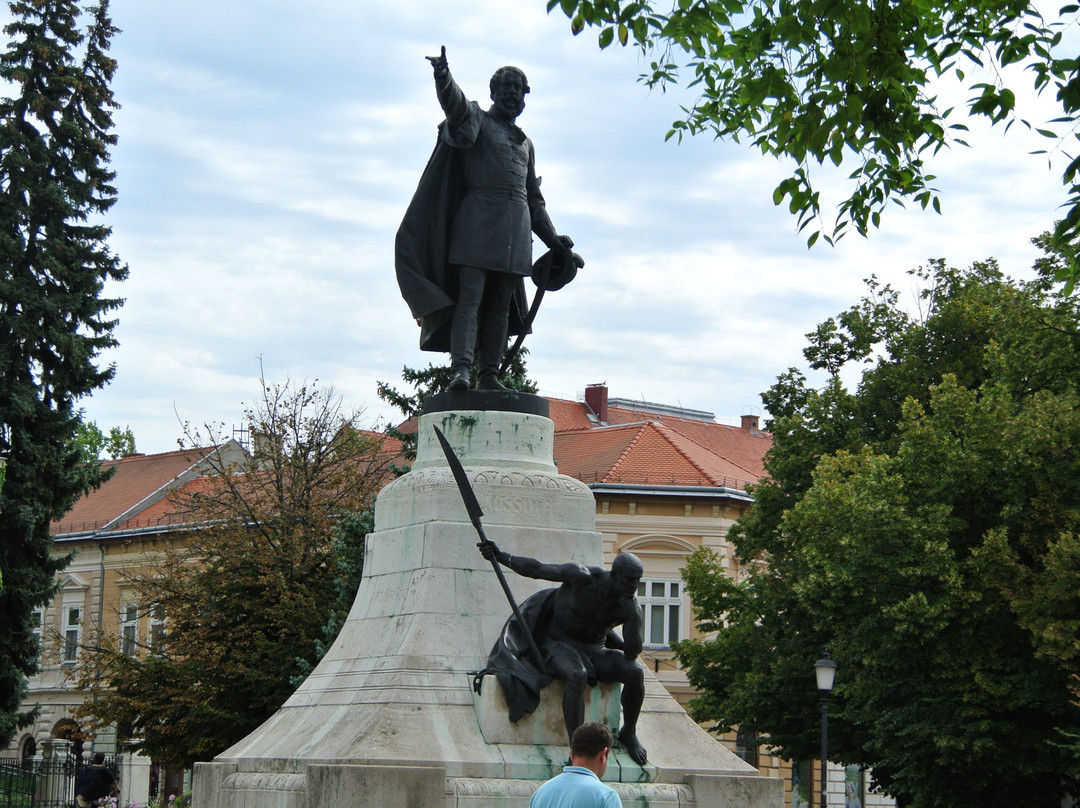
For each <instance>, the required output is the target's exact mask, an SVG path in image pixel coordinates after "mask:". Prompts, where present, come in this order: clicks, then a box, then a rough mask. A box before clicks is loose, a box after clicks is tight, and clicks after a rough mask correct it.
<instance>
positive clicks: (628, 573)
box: [478, 541, 647, 765]
mask: <svg viewBox="0 0 1080 808" xmlns="http://www.w3.org/2000/svg"><path fill="white" fill-rule="evenodd" d="M478 546H479V548H480V552H481V553H483V555H484V558H486V559H488V560H489V561H490V560H492V559H494V560H496V561H498V562H499V563H500V564H502V565H503V566H504V567H509V568H510V569H512V570H513V571H514V572H516V573H518V574H519V575H524V576H526V577H527V578H537V579H540V580H544V581H555V582H557V583H559V584H561V585H560V586H558V587H556V588H552V589H546V590H542V591H540V592H538V593H536V594H535V595H533V596H532V597H530V598H528V599H526V600H525V602H524V603H522V604H521V614H522V618H523V619H524V621H525V622H526V623H527V624H528V629H529V630H531V631H532V634H533V637H534V639H535V641H536V645H537V647H538V648H539V650H540V654H541V655H542V656H543V657H544V658H543V659H542V660H538V661H533V660H530V659H529V657H531V655H532V652H531V651H529V650H528V643H527V642H524V641H522V636H523V629H522V627H521V626H519V625H517V618H516V617H511V618H510V620H509V621H508V622H507V624H506V627H505V628H504V629H503V631H502V633H501V634H500V636H499V640H498V641H497V642H496V643H495V647H494V648H492V651H491V655H490V657H489V658H488V669H487V672H488V673H494V674H495V675H496V677H497V678H498V679H499V683H500V684H501V685H502V687H503V691H504V693H505V694H506V697H507V699H506V700H507V703H508V705H509V707H510V718H511V720H513V721H516V720H517V719H518V718H520V717H521V716H522V715H523V714H524V713H527V712H532V711H533V710H534V709H535V708H536V705H537V704H538V703H539V691H540V688H541V687H543V686H544V685H545V684H547V682H548V681H550V680H551V678H552V677H554V678H556V679H561V680H562V681H563V682H564V683H565V685H566V690H565V692H564V695H563V705H562V707H563V720H564V721H565V722H566V732H567V735H568V736H573V734H574V730H576V729H577V728H578V727H579V726H581V725H582V724H583V723H584V721H585V686H586V685H587V684H589V685H592V684H596V682H621V683H622V686H623V691H622V711H623V721H622V729H621V730H620V731H619V742H620V743H621V744H622V746H623V747H624V748H625V749H626V751H627V752H628V753H629V755H630V757H631V758H633V759H634V760H635V761H636V762H637V763H639V764H641V765H644V764H645V762H646V760H647V753H646V750H645V748H644V747H643V746H642V745H641V742H640V741H639V740H638V737H637V720H638V716H639V715H640V713H641V705H642V702H643V701H644V699H645V674H644V671H643V670H642V667H641V663H640V662H638V659H637V657H638V654H640V653H641V606H640V604H639V603H638V600H637V590H638V584H639V583H640V582H641V573H642V566H641V561H640V560H639V559H638V557H637V556H635V555H634V554H633V553H621V554H619V555H618V556H617V557H616V558H615V561H614V562H613V563H612V565H611V571H610V572H609V571H608V570H605V569H603V568H602V567H586V566H585V565H584V564H576V563H568V564H545V563H543V562H540V561H537V560H536V559H535V558H526V557H524V556H511V555H510V554H509V553H506V552H505V551H503V550H500V549H499V548H498V547H497V546H496V545H495V543H494V542H491V541H484V542H480V543H479V545H478ZM617 626H622V636H621V637H620V636H619V635H618V634H617V633H615V631H613V629H614V628H615V627H617Z"/></svg>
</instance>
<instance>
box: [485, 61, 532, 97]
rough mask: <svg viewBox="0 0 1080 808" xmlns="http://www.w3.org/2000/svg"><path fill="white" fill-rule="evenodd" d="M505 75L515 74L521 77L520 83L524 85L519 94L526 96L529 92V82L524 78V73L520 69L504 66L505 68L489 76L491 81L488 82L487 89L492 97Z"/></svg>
mask: <svg viewBox="0 0 1080 808" xmlns="http://www.w3.org/2000/svg"><path fill="white" fill-rule="evenodd" d="M505 73H517V74H518V75H519V76H521V83H522V85H524V86H523V87H522V88H521V92H522V93H524V94H528V92H529V80H528V79H527V78H525V71H524V70H522V69H521V68H520V67H513V66H512V65H506V66H505V67H500V68H499V69H498V70H496V71H495V73H494V74H492V76H491V81H489V82H488V89H489V90H490V91H491V93H492V94H493V95H494V93H495V90H497V89H498V87H499V82H501V81H502V78H503V75H504V74H505Z"/></svg>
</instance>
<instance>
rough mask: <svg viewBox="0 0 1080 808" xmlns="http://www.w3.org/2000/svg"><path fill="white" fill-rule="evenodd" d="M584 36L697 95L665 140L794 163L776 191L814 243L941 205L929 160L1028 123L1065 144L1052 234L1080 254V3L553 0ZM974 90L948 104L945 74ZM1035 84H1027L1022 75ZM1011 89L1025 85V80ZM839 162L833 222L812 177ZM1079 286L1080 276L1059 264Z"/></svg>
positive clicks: (1053, 144)
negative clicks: (1079, 36)
mask: <svg viewBox="0 0 1080 808" xmlns="http://www.w3.org/2000/svg"><path fill="white" fill-rule="evenodd" d="M547 7H548V10H549V11H550V10H552V9H554V8H556V7H558V8H561V9H562V10H563V11H564V12H565V13H566V15H567V16H568V17H570V18H571V29H572V31H573V32H574V33H575V34H577V33H580V32H581V31H582V30H584V28H585V27H586V26H594V27H597V28H598V29H599V42H600V46H601V47H602V48H604V47H608V46H609V45H611V44H612V43H614V42H616V41H618V42H621V43H622V44H624V45H625V44H627V43H628V42H630V41H633V42H634V43H635V44H636V45H637V46H638V47H640V49H641V50H642V52H643V54H644V56H645V59H646V64H648V66H649V67H648V69H647V70H646V72H645V73H644V74H643V75H642V77H641V78H642V80H643V81H644V82H645V83H646V84H647V85H649V86H650V87H664V86H665V85H667V84H670V83H674V82H677V81H680V80H682V79H683V78H684V77H689V78H688V84H689V85H690V86H691V87H693V88H694V90H695V91H696V92H697V93H698V95H697V98H696V100H695V101H694V102H693V103H691V104H690V105H689V106H687V107H685V108H684V110H683V111H684V115H683V116H682V117H680V118H679V119H678V120H676V121H675V123H674V124H673V127H672V129H671V131H670V132H669V133H668V137H672V136H678V137H682V135H683V134H687V133H688V134H699V133H710V134H713V135H715V136H717V137H721V138H732V139H733V140H736V141H740V140H744V139H745V140H746V141H747V142H748V143H749V144H750V145H752V146H753V147H754V148H757V149H760V150H761V152H762V153H763V154H766V155H773V156H776V157H786V158H791V159H792V160H793V161H794V163H795V170H794V172H793V173H792V175H791V176H790V177H788V178H787V179H785V180H783V181H782V182H781V183H780V184H779V185H778V186H777V188H776V189H775V191H774V192H773V198H774V200H775V201H776V203H777V204H781V203H782V202H784V201H785V200H786V201H787V203H788V207H789V208H790V210H791V212H792V213H794V214H796V216H797V217H798V220H799V226H800V229H803V228H809V230H810V237H809V243H810V244H813V243H814V241H816V240H817V238H818V237H819V236H824V238H825V239H826V240H827V241H832V240H834V239H836V238H839V237H841V236H842V235H844V234H845V233H846V232H847V231H848V230H855V231H857V232H858V233H861V234H863V235H866V234H867V232H868V231H869V229H870V228H871V227H877V226H878V223H879V222H880V220H881V215H882V212H883V211H884V209H885V208H886V206H887V205H888V204H889V203H890V202H900V203H904V202H909V201H910V202H914V203H915V204H918V205H921V206H922V207H923V208H927V207H928V206H929V207H933V208H934V209H939V206H940V202H939V197H938V192H937V190H936V189H935V188H934V187H933V182H934V179H935V177H934V176H933V174H932V173H930V171H931V168H930V162H929V158H930V157H931V156H932V155H934V154H936V153H937V152H938V151H939V150H940V149H941V148H942V147H943V146H948V145H951V144H954V143H955V144H962V145H966V144H965V142H964V140H963V137H964V133H965V131H966V129H967V125H966V124H965V123H964V122H963V121H964V120H967V119H971V118H982V119H986V120H988V121H989V122H990V123H991V124H993V125H998V124H1000V125H1003V126H1004V127H1005V128H1006V129H1008V127H1010V126H1012V125H1013V124H1014V123H1015V122H1017V121H1019V122H1020V123H1021V125H1023V126H1026V127H1028V128H1034V129H1036V130H1037V131H1038V132H1039V133H1040V134H1042V135H1044V136H1045V137H1046V138H1047V144H1048V145H1047V148H1046V151H1048V152H1052V151H1061V152H1065V153H1066V156H1067V158H1068V162H1067V164H1066V167H1065V170H1064V172H1063V176H1062V180H1063V183H1064V185H1065V187H1066V196H1067V204H1066V213H1065V216H1064V218H1063V219H1062V221H1061V223H1060V225H1059V226H1058V228H1057V230H1056V233H1055V237H1056V241H1057V244H1058V248H1059V250H1061V251H1063V252H1066V253H1068V254H1069V255H1070V256H1075V255H1076V252H1077V246H1078V245H1080V156H1077V155H1075V154H1073V155H1068V154H1067V153H1068V152H1069V151H1070V150H1072V149H1074V148H1075V146H1076V142H1075V137H1076V135H1075V129H1076V123H1077V120H1078V116H1080V73H1078V65H1080V61H1078V60H1077V59H1076V47H1075V43H1074V42H1072V41H1067V40H1064V39H1063V34H1064V33H1065V32H1066V31H1067V29H1068V28H1069V27H1070V26H1073V25H1075V23H1076V18H1077V11H1078V7H1077V6H1076V5H1074V4H1068V5H1063V6H1062V7H1061V8H1060V10H1059V11H1057V12H1056V13H1050V14H1049V15H1048V16H1044V15H1043V13H1042V11H1041V10H1040V7H1039V6H1037V5H1035V4H1034V3H1031V2H1028V0H990V2H981V3H977V4H972V3H969V2H965V1H964V0H927V2H919V3H913V2H880V1H878V0H874V1H873V2H871V1H870V0H840V1H838V0H676V1H674V2H670V1H666V0H660V2H655V0H548V3H547ZM953 76H955V77H956V79H958V80H959V81H960V82H961V83H966V84H967V86H968V91H969V93H970V98H969V100H968V102H967V107H966V117H965V115H963V114H961V113H960V112H958V111H957V110H955V109H954V108H953V107H947V106H946V105H944V104H942V103H941V102H940V101H939V99H938V89H939V86H938V85H939V83H938V79H941V78H943V77H953ZM1029 81H1030V82H1031V84H1030V85H1027V82H1029ZM1017 82H1020V84H1018V83H1017ZM1025 85H1026V86H1028V87H1030V88H1031V90H1033V91H1035V92H1037V93H1052V94H1054V99H1055V101H1056V102H1057V103H1058V104H1060V107H1061V116H1060V117H1058V118H1056V119H1055V120H1053V121H1049V122H1046V121H1041V120H1027V119H1026V118H1025V117H1024V116H1023V115H1022V114H1021V112H1020V111H1019V110H1018V105H1017V96H1018V95H1022V93H1023V92H1024V89H1025ZM825 163H828V164H830V165H835V166H837V167H839V166H844V167H845V172H846V173H847V181H848V183H849V186H848V188H849V191H850V195H849V196H848V197H847V199H844V200H843V201H842V202H840V204H839V207H838V213H837V216H836V219H835V220H834V221H832V222H829V221H826V219H825V216H824V214H823V208H822V204H821V200H820V196H819V190H818V188H817V187H816V186H815V183H814V179H813V176H812V173H813V171H814V170H815V168H816V167H818V166H822V165H823V164H825ZM1060 277H1061V279H1067V280H1068V283H1069V287H1070V288H1071V286H1072V284H1073V283H1075V281H1076V279H1077V278H1078V277H1080V265H1078V264H1077V263H1076V261H1075V259H1073V260H1070V261H1068V262H1066V263H1065V264H1063V266H1062V267H1061V270H1060Z"/></svg>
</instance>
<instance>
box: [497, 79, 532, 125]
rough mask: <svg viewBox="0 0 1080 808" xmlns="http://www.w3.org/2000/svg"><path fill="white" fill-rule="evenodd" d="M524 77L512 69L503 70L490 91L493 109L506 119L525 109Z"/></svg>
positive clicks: (525, 88)
mask: <svg viewBox="0 0 1080 808" xmlns="http://www.w3.org/2000/svg"><path fill="white" fill-rule="evenodd" d="M526 92H528V85H527V84H526V83H525V77H524V76H522V75H521V74H520V73H516V72H514V71H512V70H507V71H505V72H504V73H503V74H502V76H501V77H500V79H499V82H498V84H496V85H495V88H494V89H493V90H492V92H491V100H492V101H493V102H494V103H495V109H496V110H497V111H498V112H499V113H500V114H501V115H502V116H504V117H505V118H506V119H507V120H511V121H512V120H514V119H515V118H517V116H518V115H520V114H521V113H522V111H523V110H524V109H525V93H526Z"/></svg>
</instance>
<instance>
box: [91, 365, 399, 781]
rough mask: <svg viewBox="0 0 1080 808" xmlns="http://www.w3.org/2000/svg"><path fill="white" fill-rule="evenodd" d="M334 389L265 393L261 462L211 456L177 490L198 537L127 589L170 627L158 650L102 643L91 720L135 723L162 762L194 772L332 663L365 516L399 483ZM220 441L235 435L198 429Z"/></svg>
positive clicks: (257, 414)
mask: <svg viewBox="0 0 1080 808" xmlns="http://www.w3.org/2000/svg"><path fill="white" fill-rule="evenodd" d="M359 419H360V414H359V413H346V412H344V411H342V410H341V407H340V401H339V399H338V398H337V397H336V396H335V395H334V393H333V391H332V390H331V389H320V388H318V387H316V386H314V385H299V386H296V385H293V384H290V383H287V384H285V385H264V387H263V396H262V398H261V400H260V401H259V403H258V404H256V405H255V406H254V407H252V408H251V409H250V410H249V411H248V413H247V421H248V429H249V431H250V434H251V436H252V444H253V448H252V451H251V460H250V462H247V463H243V464H237V465H232V464H229V463H227V462H225V460H223V457H224V455H215V454H210V455H208V457H209V458H210V463H211V465H212V467H213V468H212V473H211V474H209V475H208V476H206V477H205V478H202V479H200V480H198V481H197V482H195V483H193V484H192V485H190V486H187V487H185V488H184V489H181V491H180V492H179V493H178V494H177V496H176V500H175V503H174V507H175V508H176V509H177V511H178V512H179V513H180V514H182V515H183V516H184V522H185V525H186V527H187V528H188V529H186V530H182V531H178V532H177V534H175V536H174V537H173V538H172V542H173V543H172V546H170V547H167V548H163V549H161V550H160V551H159V552H157V553H154V554H150V555H148V557H147V563H146V566H145V568H143V569H141V570H135V571H132V572H131V573H130V575H129V583H130V584H131V585H133V586H134V587H135V589H136V590H137V591H138V593H139V596H140V607H141V608H142V609H143V610H144V612H146V613H153V614H154V615H156V616H157V617H159V618H160V617H161V616H164V619H165V631H164V633H163V634H159V635H157V636H156V637H153V638H151V646H152V647H151V648H149V649H144V651H146V652H140V653H136V654H131V655H128V654H125V653H123V650H124V649H123V647H122V645H121V643H119V642H118V638H116V637H100V638H95V639H94V640H93V645H94V647H93V648H91V649H88V650H89V653H87V654H86V655H84V656H85V661H84V663H83V666H82V668H81V671H80V685H81V686H82V687H84V688H88V689H90V690H91V691H92V692H93V693H94V698H93V699H90V700H88V701H87V703H86V704H85V706H84V708H83V714H84V715H86V716H89V717H92V718H93V719H95V720H96V721H97V722H98V723H112V722H118V723H129V724H130V725H131V726H132V728H133V730H134V734H135V737H136V738H137V739H138V742H139V744H140V746H141V748H142V749H143V750H144V751H145V752H146V753H147V754H149V755H151V756H152V757H154V758H155V759H157V760H160V761H163V762H168V763H177V764H183V765H190V764H191V763H192V762H193V761H196V760H209V759H211V758H212V757H213V756H214V755H216V754H217V753H219V752H221V751H223V750H224V749H225V748H227V747H228V746H230V745H231V744H233V743H235V742H236V741H238V740H240V739H241V738H243V737H244V736H245V735H246V734H248V733H249V732H250V731H251V730H253V729H254V728H255V727H257V726H258V725H259V724H260V723H262V722H263V721H264V720H266V719H267V718H268V717H269V716H270V715H272V714H273V713H274V711H275V710H277V708H278V707H280V706H281V704H282V703H284V701H285V699H286V698H287V697H288V696H289V695H290V693H291V692H292V690H293V689H294V687H295V686H296V684H297V683H298V682H297V678H298V677H302V675H303V674H304V673H306V672H308V671H310V669H311V667H312V666H313V665H314V664H315V663H316V662H317V661H318V659H319V658H320V657H321V655H322V653H323V652H324V651H325V648H326V642H327V633H328V631H332V630H333V628H332V627H331V628H328V626H331V625H332V624H336V625H338V626H339V625H340V621H341V620H342V619H343V613H344V612H347V611H348V609H349V607H350V606H351V604H352V599H353V596H354V595H355V593H356V584H357V583H358V582H359V576H360V565H361V564H362V542H363V532H362V531H364V530H365V529H366V525H367V524H369V523H366V522H364V521H363V519H362V518H359V515H361V514H363V513H365V512H366V511H368V510H369V509H370V508H371V507H372V505H373V501H374V496H375V494H376V492H377V491H378V489H379V487H380V486H381V485H382V484H383V483H384V482H385V481H386V480H387V474H388V472H387V468H388V465H389V461H390V457H389V456H387V454H385V453H384V452H383V451H382V449H383V440H384V438H383V436H381V435H378V434H375V433H371V432H365V431H363V430H362V429H361V428H360V425H359ZM190 434H192V436H193V442H194V443H195V444H197V445H200V446H204V447H205V446H208V445H217V444H220V443H221V442H222V441H223V439H224V438H225V435H224V430H222V429H220V428H217V429H203V430H200V431H198V432H194V433H190Z"/></svg>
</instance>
